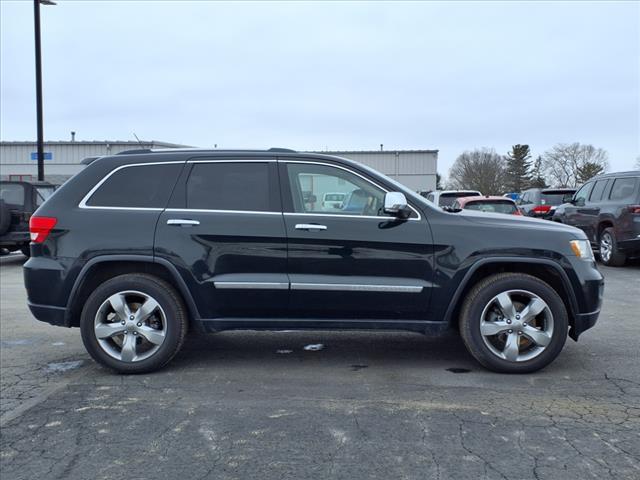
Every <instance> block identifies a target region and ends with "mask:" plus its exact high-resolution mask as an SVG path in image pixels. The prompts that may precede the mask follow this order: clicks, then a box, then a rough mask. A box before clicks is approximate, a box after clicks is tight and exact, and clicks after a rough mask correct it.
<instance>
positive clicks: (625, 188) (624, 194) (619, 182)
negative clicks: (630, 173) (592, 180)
mask: <svg viewBox="0 0 640 480" xmlns="http://www.w3.org/2000/svg"><path fill="white" fill-rule="evenodd" d="M637 184H638V177H627V178H616V179H615V180H614V182H613V186H612V187H611V193H610V194H609V199H610V200H616V201H623V200H630V201H631V200H633V194H634V192H635V191H636V185H637Z"/></svg>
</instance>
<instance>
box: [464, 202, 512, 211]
mask: <svg viewBox="0 0 640 480" xmlns="http://www.w3.org/2000/svg"><path fill="white" fill-rule="evenodd" d="M464 208H465V209H466V210H479V211H481V212H493V213H515V212H516V210H517V208H516V206H515V205H514V204H513V203H511V202H501V201H499V200H492V201H489V200H487V201H477V202H469V203H467V205H466V206H465V207H464Z"/></svg>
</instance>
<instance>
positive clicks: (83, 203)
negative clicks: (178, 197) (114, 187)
mask: <svg viewBox="0 0 640 480" xmlns="http://www.w3.org/2000/svg"><path fill="white" fill-rule="evenodd" d="M178 163H182V164H184V163H185V162H184V160H176V161H170V162H147V163H128V164H126V165H120V166H119V167H116V168H114V169H113V170H111V171H110V172H109V173H107V174H106V175H105V176H104V177H102V180H100V181H99V182H98V183H96V184H95V185H94V186H93V188H92V189H91V190H89V192H88V193H87V194H86V195H85V196H84V197H83V198H82V200H80V203H79V204H78V207H79V208H83V209H100V210H142V211H145V210H146V211H151V212H154V211H155V212H157V211H162V210H164V209H163V208H161V207H113V206H108V205H87V202H88V201H89V199H90V198H91V196H92V195H93V194H94V193H95V192H96V190H98V189H99V188H100V187H101V186H102V184H103V183H104V182H106V181H107V180H108V179H109V177H111V175H113V174H114V173H116V172H119V171H120V170H123V169H125V168H129V167H144V166H147V165H175V164H178Z"/></svg>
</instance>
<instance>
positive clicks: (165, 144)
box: [0, 140, 192, 148]
mask: <svg viewBox="0 0 640 480" xmlns="http://www.w3.org/2000/svg"><path fill="white" fill-rule="evenodd" d="M44 143H45V145H105V144H109V145H158V146H160V147H168V148H192V147H191V146H190V145H181V144H179V143H170V142H162V141H159V140H141V141H140V142H138V141H136V140H74V141H71V140H46V141H45V142H44ZM0 145H36V141H35V140H33V141H30V140H17V141H4V140H3V141H1V142H0Z"/></svg>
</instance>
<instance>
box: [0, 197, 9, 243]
mask: <svg viewBox="0 0 640 480" xmlns="http://www.w3.org/2000/svg"><path fill="white" fill-rule="evenodd" d="M10 226H11V210H9V207H8V206H7V204H6V203H4V200H0V235H4V234H5V233H7V232H8V231H9V227H10Z"/></svg>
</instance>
